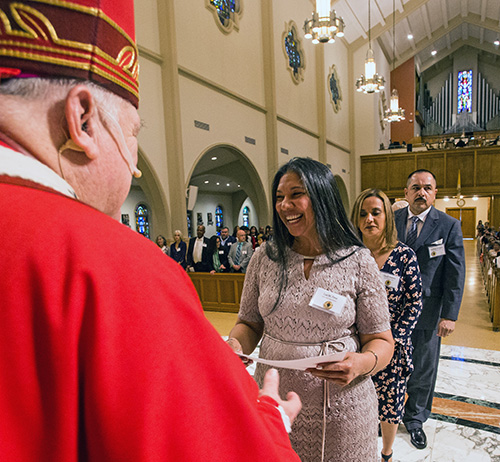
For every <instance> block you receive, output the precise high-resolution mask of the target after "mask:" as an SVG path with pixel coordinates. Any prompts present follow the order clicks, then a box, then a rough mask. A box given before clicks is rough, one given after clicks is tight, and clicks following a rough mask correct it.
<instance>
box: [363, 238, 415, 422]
mask: <svg viewBox="0 0 500 462" xmlns="http://www.w3.org/2000/svg"><path fill="white" fill-rule="evenodd" d="M381 272H382V273H381V274H382V276H384V274H387V273H389V274H390V275H393V276H397V278H399V279H397V278H394V277H393V278H391V281H392V283H391V284H390V285H389V284H386V290H387V300H388V302H389V311H390V314H391V330H392V335H393V337H394V341H395V345H394V355H393V356H392V359H391V362H390V363H389V365H388V366H387V367H386V368H385V369H383V370H381V371H380V372H378V373H377V374H375V375H374V376H373V377H372V378H373V383H374V384H375V389H376V390H377V395H378V400H379V418H380V420H383V421H385V422H389V423H393V424H396V423H400V422H401V421H402V418H403V412H404V402H405V393H406V384H407V382H408V378H409V377H410V375H411V373H412V371H413V363H412V359H411V355H412V351H413V346H412V344H411V333H412V332H413V329H414V328H415V326H416V324H417V321H418V317H419V316H420V312H421V311H422V279H421V277H420V269H419V267H418V262H417V256H416V255H415V252H414V251H413V250H412V249H410V247H408V246H407V245H405V244H403V243H402V242H398V243H397V245H396V247H395V248H394V250H393V251H392V252H391V254H390V255H389V258H388V259H387V260H386V262H385V263H384V266H383V268H382V269H381ZM396 281H397V282H396Z"/></svg>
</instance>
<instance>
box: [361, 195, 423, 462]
mask: <svg viewBox="0 0 500 462" xmlns="http://www.w3.org/2000/svg"><path fill="white" fill-rule="evenodd" d="M351 219H352V223H353V224H354V227H355V228H356V229H358V231H359V233H360V235H361V237H362V239H363V243H364V244H365V245H366V246H367V247H368V249H370V252H371V253H372V255H373V257H374V258H375V261H376V262H377V265H378V267H379V269H380V271H381V275H382V277H383V280H384V281H385V287H386V290H387V299H388V301H389V311H390V314H391V328H392V335H393V337H394V341H395V348H394V354H393V356H392V359H391V362H390V364H389V365H388V366H387V367H386V368H385V369H383V370H382V371H380V372H378V373H377V374H375V375H374V376H373V382H374V384H375V388H376V390H377V395H378V399H379V418H380V428H381V430H382V460H383V461H384V462H390V461H391V460H392V446H393V444H394V440H395V438H396V433H397V430H398V425H399V423H400V422H401V421H402V419H403V411H404V403H405V393H406V383H407V381H408V378H409V376H410V374H411V372H412V371H413V364H412V360H411V353H412V350H413V348H412V345H411V333H412V332H413V329H414V328H415V325H416V324H417V321H418V317H419V316H420V312H421V311H422V280H421V277H420V269H419V267H418V262H417V256H416V255H415V252H414V251H413V250H412V249H410V247H408V246H407V245H405V244H403V243H402V242H398V239H397V232H396V225H395V223H394V213H393V211H392V208H391V203H390V201H389V199H388V197H387V196H386V195H385V194H384V193H383V192H382V191H380V190H379V189H366V190H365V191H363V192H362V193H361V194H360V195H359V197H358V198H357V199H356V203H355V204H354V207H353V210H352V216H351Z"/></svg>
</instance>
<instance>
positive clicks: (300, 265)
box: [239, 247, 390, 462]
mask: <svg viewBox="0 0 500 462" xmlns="http://www.w3.org/2000/svg"><path fill="white" fill-rule="evenodd" d="M349 254H352V255H350V256H348V257H347V258H345V259H343V260H342V261H340V262H338V263H335V264H333V265H332V264H331V263H330V261H329V260H328V258H327V257H326V256H324V255H320V256H318V257H316V258H315V260H314V263H313V266H312V268H311V272H310V275H309V279H306V278H305V275H304V257H303V256H302V255H299V254H297V253H295V252H294V251H292V250H289V254H288V271H287V278H288V282H287V285H286V287H285V288H284V290H283V293H282V294H281V298H280V301H279V303H278V305H277V307H276V308H275V310H274V311H273V312H271V310H272V309H273V307H274V305H275V302H276V300H277V298H278V293H279V287H280V273H279V268H278V265H277V264H276V263H275V262H273V261H271V260H270V259H269V258H268V257H267V256H266V253H265V251H264V248H263V247H260V248H259V249H258V250H257V251H256V252H255V254H254V256H253V258H252V260H251V261H250V264H249V266H248V270H247V274H246V277H245V285H244V288H243V294H242V299H241V308H240V312H239V317H240V318H241V319H243V320H247V321H251V322H261V323H262V322H263V323H264V336H263V339H262V344H261V348H260V356H261V357H262V358H267V359H298V358H304V357H307V356H317V355H319V354H321V352H323V353H324V354H327V353H330V352H333V351H337V350H344V349H345V350H347V351H359V338H358V335H357V333H358V332H361V333H363V334H373V333H378V332H383V331H386V330H388V329H390V324H389V311H388V308H387V297H386V291H385V287H384V285H383V283H382V280H381V278H380V276H379V271H378V268H377V265H376V263H375V261H374V260H373V258H372V257H371V255H370V252H369V251H368V250H367V249H363V248H354V247H352V248H350V249H345V250H342V251H339V253H338V257H345V256H346V255H349ZM318 287H321V288H323V289H326V290H328V291H332V292H335V293H337V294H340V295H343V296H344V297H346V298H347V301H346V303H345V305H344V307H343V309H342V312H341V313H340V314H339V315H336V314H330V313H327V312H323V311H319V310H317V309H314V308H311V307H310V306H309V302H310V300H311V297H312V296H313V294H314V292H315V290H316V288H318ZM267 369H268V367H267V366H264V365H262V364H258V365H257V369H256V373H255V379H256V380H257V382H258V383H259V385H262V378H263V376H264V374H265V372H266V370H267ZM279 372H280V392H281V395H282V397H284V396H286V393H287V392H288V391H291V390H293V391H295V392H297V393H298V394H299V396H300V398H301V400H302V403H303V408H302V411H301V413H300V414H299V416H298V417H297V419H296V421H295V422H294V424H293V429H292V433H291V435H290V437H291V440H292V444H293V448H294V449H295V451H297V453H298V455H299V456H300V458H301V460H302V461H303V462H319V461H321V460H322V452H323V450H322V447H323V442H324V458H323V460H325V461H359V462H370V461H376V460H378V458H377V422H378V409H377V396H376V394H375V389H374V386H373V383H372V380H371V378H365V377H357V378H356V379H355V380H354V381H353V382H351V383H350V384H349V385H348V386H346V387H344V388H342V387H340V386H338V385H336V384H333V383H329V382H326V381H324V380H321V379H317V378H315V377H313V376H312V375H311V374H309V373H307V372H302V371H294V370H288V369H281V370H280V371H279ZM324 420H325V422H326V425H324ZM323 431H324V432H325V433H324V434H323Z"/></svg>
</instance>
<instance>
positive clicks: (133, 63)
mask: <svg viewBox="0 0 500 462" xmlns="http://www.w3.org/2000/svg"><path fill="white" fill-rule="evenodd" d="M138 74H139V62H138V52H137V46H136V44H135V28H134V3H133V0H18V1H15V0H0V79H2V78H22V77H62V78H76V79H83V80H91V81H93V82H96V83H98V84H99V85H101V86H103V87H105V88H107V89H108V90H110V91H112V92H113V93H116V94H118V95H119V96H121V97H122V98H125V99H127V100H129V101H130V102H131V103H132V104H133V105H134V106H135V107H137V106H138V103H139V82H138Z"/></svg>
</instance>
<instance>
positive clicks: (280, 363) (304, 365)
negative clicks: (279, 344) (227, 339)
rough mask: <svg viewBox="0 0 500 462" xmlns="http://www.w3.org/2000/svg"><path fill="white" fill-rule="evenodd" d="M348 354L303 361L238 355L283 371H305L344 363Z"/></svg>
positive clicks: (342, 353)
mask: <svg viewBox="0 0 500 462" xmlns="http://www.w3.org/2000/svg"><path fill="white" fill-rule="evenodd" d="M345 354H346V352H345V351H342V352H340V353H332V354H329V355H323V356H313V357H311V358H302V359H285V360H278V359H263V358H257V357H254V356H249V355H245V354H243V353H238V356H239V357H240V358H242V359H247V360H248V359H251V360H252V361H255V362H256V363H262V364H266V365H268V366H272V367H281V368H282V369H296V370H298V371H305V370H306V369H309V368H315V367H316V366H317V365H318V364H321V363H333V362H337V361H342V360H343V359H344V356H345Z"/></svg>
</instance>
